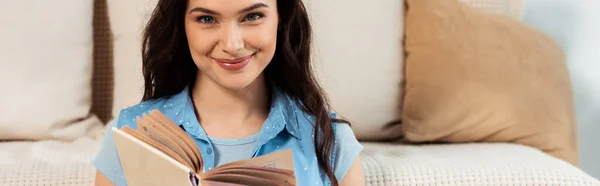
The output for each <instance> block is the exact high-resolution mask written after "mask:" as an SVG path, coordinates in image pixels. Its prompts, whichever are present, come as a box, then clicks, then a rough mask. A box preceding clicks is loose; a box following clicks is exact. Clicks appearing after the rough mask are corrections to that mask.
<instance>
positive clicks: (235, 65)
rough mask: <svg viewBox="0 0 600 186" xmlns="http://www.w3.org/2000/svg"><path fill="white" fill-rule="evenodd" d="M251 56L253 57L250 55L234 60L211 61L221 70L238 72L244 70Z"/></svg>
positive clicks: (215, 59) (216, 59)
mask: <svg viewBox="0 0 600 186" xmlns="http://www.w3.org/2000/svg"><path fill="white" fill-rule="evenodd" d="M252 56H254V54H250V55H247V56H245V57H240V58H236V59H218V58H213V59H214V61H215V62H216V63H217V64H218V65H219V66H220V67H221V68H223V69H225V70H227V71H238V70H241V69H242V68H244V67H245V66H246V65H247V64H248V63H249V62H250V59H252Z"/></svg>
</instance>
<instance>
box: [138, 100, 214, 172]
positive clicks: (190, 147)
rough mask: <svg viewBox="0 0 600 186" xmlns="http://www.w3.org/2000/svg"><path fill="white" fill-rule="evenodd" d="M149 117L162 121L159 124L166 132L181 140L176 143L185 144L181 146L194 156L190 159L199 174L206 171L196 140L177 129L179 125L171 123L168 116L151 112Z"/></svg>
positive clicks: (155, 111)
mask: <svg viewBox="0 0 600 186" xmlns="http://www.w3.org/2000/svg"><path fill="white" fill-rule="evenodd" d="M149 116H151V117H152V118H154V119H156V120H158V121H160V122H159V124H161V125H162V126H164V128H165V129H166V130H168V131H170V132H171V133H172V134H173V135H174V136H176V137H177V138H178V139H180V140H178V141H176V142H177V143H183V144H179V145H180V146H182V147H183V149H184V150H186V151H187V153H188V154H190V153H191V154H192V155H191V156H190V158H191V159H192V162H193V163H194V164H195V165H196V168H197V169H196V173H198V174H199V173H200V172H202V171H204V169H203V162H202V154H201V153H200V149H198V146H197V145H196V143H195V142H194V140H193V139H192V138H191V137H190V136H189V135H188V134H187V133H186V132H185V131H183V130H182V129H181V128H179V127H177V125H176V124H175V123H173V121H171V120H170V119H169V118H168V117H167V116H165V115H163V114H162V113H160V112H159V111H157V110H154V111H152V112H150V114H149Z"/></svg>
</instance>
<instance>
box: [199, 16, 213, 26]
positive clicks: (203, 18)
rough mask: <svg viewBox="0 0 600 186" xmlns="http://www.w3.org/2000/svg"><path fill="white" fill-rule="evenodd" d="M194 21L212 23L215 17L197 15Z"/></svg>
mask: <svg viewBox="0 0 600 186" xmlns="http://www.w3.org/2000/svg"><path fill="white" fill-rule="evenodd" d="M196 22H199V23H202V24H213V23H215V18H213V17H210V16H199V17H197V18H196Z"/></svg>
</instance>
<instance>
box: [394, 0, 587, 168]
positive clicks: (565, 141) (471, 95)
mask: <svg viewBox="0 0 600 186" xmlns="http://www.w3.org/2000/svg"><path fill="white" fill-rule="evenodd" d="M407 3H408V7H409V8H408V10H407V15H406V46H405V48H406V52H407V58H406V82H407V85H406V94H405V96H406V98H405V102H404V103H405V104H404V112H403V113H402V117H403V125H402V129H403V133H404V134H405V137H406V139H407V140H409V141H413V142H432V141H433V142H513V143H519V144H524V145H529V146H533V147H536V148H538V149H541V150H543V151H545V152H547V153H549V154H551V155H553V156H555V157H558V158H561V159H563V160H565V161H568V162H570V163H572V164H575V165H576V164H577V160H578V155H577V141H576V125H575V117H574V108H573V107H574V106H573V100H572V99H573V98H572V96H573V94H572V91H571V84H570V80H569V74H568V72H567V68H566V63H565V56H564V54H563V52H562V51H561V49H560V48H559V46H558V45H557V44H556V43H555V42H554V41H553V40H552V39H550V38H549V37H548V36H546V35H545V34H543V33H542V32H540V31H538V30H535V29H534V28H533V27H531V26H528V25H526V24H524V23H521V22H518V21H516V20H514V19H511V18H509V17H506V16H503V15H497V14H488V13H485V12H483V11H480V10H477V9H474V8H471V7H469V6H467V5H464V4H462V3H459V2H458V1H456V0H427V1H423V0H407Z"/></svg>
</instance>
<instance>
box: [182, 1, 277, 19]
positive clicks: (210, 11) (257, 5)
mask: <svg viewBox="0 0 600 186" xmlns="http://www.w3.org/2000/svg"><path fill="white" fill-rule="evenodd" d="M263 7H265V8H268V7H269V6H268V5H266V4H264V3H256V4H253V5H252V6H249V7H247V8H244V9H242V10H240V11H238V13H239V14H241V13H245V12H249V11H252V10H254V9H258V8H263ZM193 12H202V13H205V14H210V15H215V16H218V15H221V14H219V13H218V12H217V11H214V10H211V9H207V8H202V7H195V8H193V9H192V10H190V14H191V13H193Z"/></svg>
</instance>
